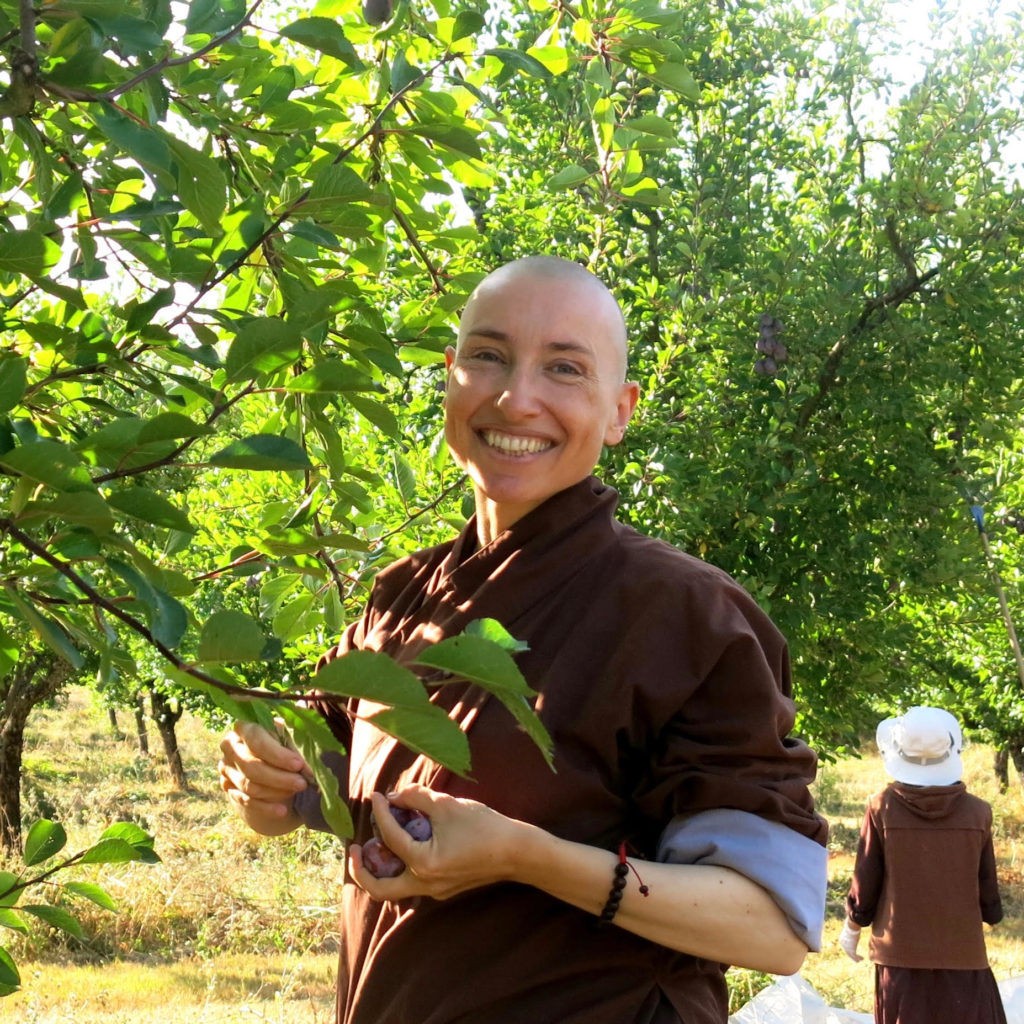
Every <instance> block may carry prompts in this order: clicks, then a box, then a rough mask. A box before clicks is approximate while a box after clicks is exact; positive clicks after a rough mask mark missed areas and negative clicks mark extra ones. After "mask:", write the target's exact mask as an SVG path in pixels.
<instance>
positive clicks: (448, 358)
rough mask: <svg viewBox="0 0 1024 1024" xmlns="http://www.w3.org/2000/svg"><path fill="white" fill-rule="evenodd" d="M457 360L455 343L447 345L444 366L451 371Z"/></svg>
mask: <svg viewBox="0 0 1024 1024" xmlns="http://www.w3.org/2000/svg"><path fill="white" fill-rule="evenodd" d="M454 362H455V347H454V346H453V345H446V346H445V350H444V368H445V369H446V370H447V371H448V372H449V373H451V372H452V363H454Z"/></svg>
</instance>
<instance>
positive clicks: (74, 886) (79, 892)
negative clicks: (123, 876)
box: [64, 882, 117, 911]
mask: <svg viewBox="0 0 1024 1024" xmlns="http://www.w3.org/2000/svg"><path fill="white" fill-rule="evenodd" d="M64 891H65V892H69V893H71V894H72V895H74V896H81V897H83V898H84V899H87V900H90V901H91V902H92V903H95V904H96V906H98V907H102V908H103V909H104V910H115V911H116V910H117V904H116V903H115V902H114V901H113V900H112V899H111V898H110V896H109V895H108V894H107V892H106V891H105V890H104V889H101V888H100V887H99V886H98V885H94V884H93V883H92V882H65V883H64Z"/></svg>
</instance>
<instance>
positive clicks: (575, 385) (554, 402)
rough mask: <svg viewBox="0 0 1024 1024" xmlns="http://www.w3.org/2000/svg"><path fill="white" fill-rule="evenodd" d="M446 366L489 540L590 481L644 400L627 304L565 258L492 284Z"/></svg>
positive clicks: (455, 433) (450, 411)
mask: <svg viewBox="0 0 1024 1024" xmlns="http://www.w3.org/2000/svg"><path fill="white" fill-rule="evenodd" d="M446 359H447V365H448V388H447V394H446V398H445V436H446V438H447V440H448V447H449V449H450V451H451V453H452V455H453V456H454V458H455V461H456V462H457V463H458V464H459V465H460V466H461V467H462V468H463V469H465V470H466V472H467V473H468V474H469V476H470V478H471V479H472V481H473V486H474V490H475V494H476V505H477V514H478V522H479V532H480V540H481V543H488V542H489V541H490V540H492V539H493V538H494V537H495V536H497V534H498V533H500V532H501V531H502V530H504V529H507V528H508V527H509V526H511V525H512V523H514V522H515V521H516V520H517V519H520V518H521V517H522V516H524V515H526V513H527V512H530V511H531V510H532V509H534V508H536V507H537V506H538V505H540V504H541V503H542V502H543V501H545V500H546V499H547V498H549V497H551V495H553V494H557V493H558V492H559V491H562V490H564V489H565V488H566V487H571V486H572V485H573V484H575V483H578V482H579V481H580V480H582V479H584V477H586V476H588V475H589V474H590V473H591V471H592V470H593V468H594V466H595V465H596V464H597V461H598V458H599V457H600V455H601V448H602V446H603V445H606V444H608V445H610V444H616V443H618V442H619V441H620V440H621V439H622V435H623V433H624V431H625V428H626V424H627V423H628V422H629V418H630V416H631V415H632V412H633V408H634V406H635V405H636V398H637V393H638V387H637V385H636V384H631V383H626V382H625V381H624V376H625V366H626V340H625V327H624V325H623V321H622V314H621V313H620V312H619V308H618V305H617V304H616V302H615V300H614V299H613V298H612V296H611V294H610V293H609V292H608V290H607V289H606V288H605V287H604V285H603V284H601V282H600V281H598V279H597V278H595V277H593V276H592V275H591V274H590V273H589V272H588V271H586V270H584V269H583V268H582V267H580V266H578V265H577V264H574V263H569V262H567V261H564V260H557V259H554V258H551V257H532V258H529V259H527V260H519V261H517V262H515V263H511V264H508V265H506V266H504V267H502V268H501V269H499V270H497V271H495V273H493V274H491V275H490V277H488V278H486V279H485V280H484V281H483V282H482V283H481V284H480V285H479V287H478V288H477V289H476V291H475V292H474V293H473V295H472V296H471V297H470V300H469V302H468V303H467V304H466V309H465V311H464V312H463V315H462V321H461V324H460V328H459V343H458V347H457V349H449V350H448V352H447V353H446Z"/></svg>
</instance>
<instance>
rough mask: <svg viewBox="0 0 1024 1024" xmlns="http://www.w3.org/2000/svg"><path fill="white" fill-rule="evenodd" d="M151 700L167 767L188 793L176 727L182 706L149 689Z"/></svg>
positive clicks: (175, 781)
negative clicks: (174, 704)
mask: <svg viewBox="0 0 1024 1024" xmlns="http://www.w3.org/2000/svg"><path fill="white" fill-rule="evenodd" d="M149 700H150V703H151V705H152V707H153V721H154V722H156V727H157V730H158V732H159V733H160V739H161V740H162V741H163V745H164V753H165V754H166V755H167V767H168V768H169V769H170V772H171V779H172V780H173V781H174V785H175V786H177V787H178V789H180V790H181V791H182V792H184V793H188V792H189V791H190V787H189V784H188V779H187V778H186V776H185V766H184V765H183V764H182V763H181V751H180V750H179V749H178V736H177V733H175V731H174V727H175V726H176V725H177V724H178V719H180V718H181V713H182V707H181V705H180V704H179V705H178V707H177V709H175V708H172V707H171V702H170V701H169V700H168V699H167V698H166V697H165V696H164V695H163V694H162V693H158V692H157V691H156V690H150V691H149Z"/></svg>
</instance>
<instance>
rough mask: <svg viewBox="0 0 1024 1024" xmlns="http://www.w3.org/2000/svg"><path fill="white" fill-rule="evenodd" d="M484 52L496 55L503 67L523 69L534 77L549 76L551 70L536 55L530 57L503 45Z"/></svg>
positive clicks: (492, 55) (516, 69)
mask: <svg viewBox="0 0 1024 1024" xmlns="http://www.w3.org/2000/svg"><path fill="white" fill-rule="evenodd" d="M484 53H485V54H487V55H488V56H491V57H497V58H498V60H500V61H501V63H502V64H504V65H505V67H507V68H510V69H512V70H515V71H523V72H525V73H526V74H528V75H532V76H533V77H534V78H550V77H551V72H550V71H548V69H547V68H546V67H544V65H543V64H541V62H540V61H539V60H537V58H536V57H531V56H530V55H529V54H527V53H524V52H523V51H522V50H513V49H510V48H508V47H505V46H497V47H494V48H492V49H490V50H484Z"/></svg>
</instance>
